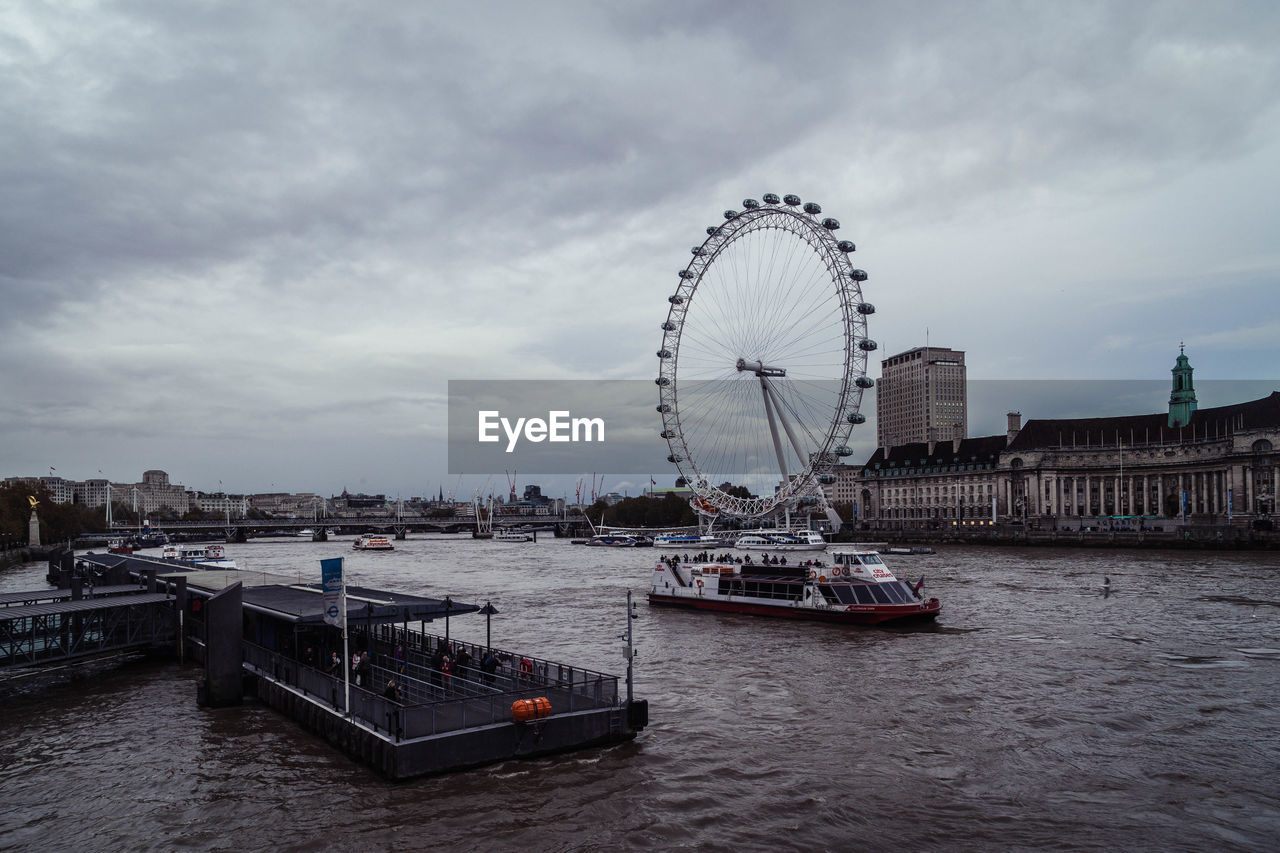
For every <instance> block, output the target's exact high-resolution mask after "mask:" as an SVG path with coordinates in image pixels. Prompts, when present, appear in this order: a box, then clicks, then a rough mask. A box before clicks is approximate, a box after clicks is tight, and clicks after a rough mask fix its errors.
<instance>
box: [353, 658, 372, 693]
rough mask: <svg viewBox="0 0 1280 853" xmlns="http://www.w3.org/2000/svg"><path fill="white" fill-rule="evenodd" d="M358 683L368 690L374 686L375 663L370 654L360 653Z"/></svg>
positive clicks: (357, 669) (357, 673)
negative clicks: (370, 658)
mask: <svg viewBox="0 0 1280 853" xmlns="http://www.w3.org/2000/svg"><path fill="white" fill-rule="evenodd" d="M356 683H357V684H359V685H360V686H361V687H363V688H364V689H365V690H368V689H369V688H370V687H372V686H373V661H371V660H369V653H368V652H361V653H360V663H359V665H358V666H357V667H356Z"/></svg>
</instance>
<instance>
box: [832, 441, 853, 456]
mask: <svg viewBox="0 0 1280 853" xmlns="http://www.w3.org/2000/svg"><path fill="white" fill-rule="evenodd" d="M852 455H853V448H852V447H850V446H849V445H847V444H842V445H840V446H839V447H837V448H836V456H839V457H842V458H843V457H845V456H852Z"/></svg>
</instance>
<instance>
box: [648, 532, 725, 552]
mask: <svg viewBox="0 0 1280 853" xmlns="http://www.w3.org/2000/svg"><path fill="white" fill-rule="evenodd" d="M733 543H734V540H733V538H732V537H729V536H714V535H701V536H700V535H698V534H697V533H659V534H658V535H657V536H655V537H653V547H655V548H678V549H680V550H682V551H703V550H706V549H708V548H732V547H733Z"/></svg>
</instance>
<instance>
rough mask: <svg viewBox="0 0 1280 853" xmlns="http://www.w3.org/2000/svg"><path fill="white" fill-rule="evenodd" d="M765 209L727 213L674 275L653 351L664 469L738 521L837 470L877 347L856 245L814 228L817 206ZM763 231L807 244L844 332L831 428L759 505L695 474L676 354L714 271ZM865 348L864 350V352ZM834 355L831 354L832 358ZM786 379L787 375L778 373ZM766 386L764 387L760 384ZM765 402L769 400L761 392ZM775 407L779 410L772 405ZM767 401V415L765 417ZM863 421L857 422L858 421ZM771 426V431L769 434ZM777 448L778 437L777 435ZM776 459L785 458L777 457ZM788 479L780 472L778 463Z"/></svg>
mask: <svg viewBox="0 0 1280 853" xmlns="http://www.w3.org/2000/svg"><path fill="white" fill-rule="evenodd" d="M765 198H766V204H767V206H760V205H759V203H758V202H756V203H755V206H752V205H751V203H750V202H751V200H747V202H745V203H744V206H745V207H746V208H747V209H745V210H743V211H741V212H738V211H725V219H726V221H725V222H724V223H723V224H722V225H719V226H715V227H711V228H708V229H707V232H708V236H707V238H706V239H705V240H704V241H703V242H702V244H701V245H699V246H695V247H694V248H693V250H692V254H693V258H692V260H690V262H689V263H688V265H686V267H685V268H684V269H682V270H680V271H679V285H678V287H677V290H676V292H675V294H673V295H672V296H671V297H669V299H668V301H669V302H670V304H671V307H670V308H669V309H668V313H667V320H666V322H664V323H663V324H662V329H663V344H662V348H661V349H660V350H659V351H658V356H659V358H660V359H662V362H661V370H660V373H659V377H658V379H657V380H656V382H657V384H658V386H659V405H658V411H659V412H660V413H661V414H662V419H663V431H662V437H663V438H664V439H666V441H667V444H668V447H669V448H670V450H671V455H670V456H669V457H668V461H670V462H672V463H674V464H675V465H676V467H677V469H678V470H679V471H680V474H681V477H682V478H683V479H684V481H685V483H686V484H687V486H688V487H689V488H690V490H691V491H692V492H693V493H694V495H695V497H696V499H697V500H698V501H699V502H703V503H705V504H709V505H711V506H714V507H715V508H716V510H717V511H718V512H719V513H720V514H722V515H730V516H737V517H743V518H753V517H754V518H758V517H762V516H765V515H768V514H769V513H771V512H773V511H775V510H777V509H778V508H779V507H781V506H782V505H784V504H785V503H787V502H788V501H790V500H793V499H794V498H795V497H796V496H797V495H798V494H800V493H801V492H804V491H806V490H810V489H812V488H814V487H816V486H817V485H818V482H819V477H820V476H821V475H822V474H823V473H826V472H829V470H830V468H831V466H832V465H833V464H834V457H835V451H837V450H839V451H846V452H847V451H848V448H847V446H846V444H845V443H846V442H847V441H848V438H849V435H850V434H851V432H852V429H853V426H854V425H855V424H856V423H860V422H862V421H863V420H865V417H863V416H861V414H860V413H859V412H858V409H859V407H860V405H861V399H862V393H863V391H864V389H865V388H866V387H869V386H870V380H868V379H866V378H865V377H866V365H867V358H868V354H869V352H870V351H871V350H872V349H874V348H875V344H874V341H870V339H869V338H867V337H866V313H869V312H868V311H865V310H864V309H865V308H870V310H871V311H874V307H871V306H869V305H868V303H865V302H864V301H863V298H862V291H861V287H860V282H861V281H865V280H866V274H865V273H864V272H862V271H861V270H856V269H854V268H853V265H852V262H851V261H850V260H849V258H848V254H849V253H850V252H851V251H853V248H854V247H853V244H852V243H848V242H847V241H838V240H836V239H835V237H834V234H833V232H834V231H835V229H837V228H839V223H838V222H837V221H836V220H833V219H830V218H828V219H824V220H821V221H819V220H818V218H817V214H818V213H820V212H821V208H820V206H818V205H815V204H808V205H805V207H804V209H803V212H801V211H798V210H793V209H791V208H794V207H798V206H799V203H800V202H799V199H798V197H795V196H787V207H780V206H777V202H776V200H777V197H776V196H773V197H772V198H773V200H772V201H770V200H769V199H770V196H766V197H765ZM767 229H777V230H779V231H785V232H788V233H789V234H790V235H791V236H792V237H794V238H796V239H798V240H799V241H801V242H803V243H805V244H807V245H808V246H809V248H810V249H812V250H813V251H814V252H815V253H816V254H817V255H818V257H819V258H820V259H821V262H822V265H823V266H825V268H826V271H827V281H826V282H825V284H826V286H827V287H832V288H833V293H834V296H835V298H836V299H837V300H838V302H839V308H840V312H839V313H840V318H839V325H840V328H841V330H842V335H841V337H842V341H841V346H842V349H843V352H842V358H841V365H840V368H841V369H840V376H839V383H840V385H839V392H838V395H837V398H836V402H835V404H834V406H832V407H831V408H832V409H833V415H832V417H831V421H830V423H829V424H827V425H826V426H825V428H824V429H822V434H823V438H822V440H821V443H820V446H819V447H818V448H816V452H814V453H811V454H809V458H808V461H807V463H805V462H803V456H802V455H801V454H800V453H799V447H797V448H796V449H797V455H798V456H801V459H802V465H803V470H801V471H800V472H799V473H798V474H795V475H787V476H786V477H785V478H784V480H783V481H782V482H781V483H780V486H779V488H778V490H777V491H776V492H775V493H774V494H773V495H765V496H763V497H751V498H742V497H740V496H737V495H731V494H729V493H727V492H725V491H723V490H721V489H720V487H719V486H716V485H713V484H711V483H710V482H709V479H708V477H707V476H706V475H705V473H704V471H703V470H702V469H701V468H700V467H699V463H698V448H691V447H690V444H689V441H688V436H687V435H686V431H685V429H684V428H683V425H682V421H681V414H680V397H679V384H680V383H679V379H680V377H679V363H680V352H681V347H682V343H683V338H684V334H685V325H686V317H687V315H688V312H689V308H690V306H691V305H692V304H693V302H694V297H695V295H696V294H697V291H698V289H699V287H700V286H702V285H703V282H704V280H705V278H706V276H707V274H708V272H709V271H711V270H712V269H713V268H714V266H715V262H716V261H717V260H718V259H719V258H720V257H721V256H722V255H723V254H724V253H725V252H726V251H727V250H728V249H729V248H730V247H732V246H734V245H735V244H736V243H738V241H740V240H743V239H744V238H746V237H747V236H749V235H752V234H757V233H761V232H763V231H765V230H767ZM868 343H869V346H867V344H868ZM831 351H832V352H834V351H835V350H831ZM743 362H744V359H742V358H741V357H740V358H739V359H738V365H737V369H738V370H739V371H741V370H743V369H744V368H743ZM751 364H753V365H754V366H755V367H756V368H758V369H759V371H761V372H758V373H757V375H760V376H763V375H764V373H763V371H765V370H767V369H768V368H766V367H765V366H764V364H763V362H762V361H756V362H752V363H751ZM783 375H785V372H784V373H783ZM764 381H765V380H764V379H762V380H761V382H762V384H763V383H764ZM765 396H766V398H767V397H768V392H767V391H766V392H765ZM775 405H776V404H775ZM768 406H769V404H768V402H767V400H766V402H765V407H766V409H768ZM858 418H861V420H857V419H858ZM772 428H773V427H772V423H771V429H772ZM774 442H775V445H776V443H777V435H776V430H775V435H774ZM778 452H779V456H782V451H781V450H780V449H779V451H778ZM779 462H780V466H779V467H781V468H782V469H783V471H784V472H785V470H786V469H785V464H783V463H782V462H781V460H779Z"/></svg>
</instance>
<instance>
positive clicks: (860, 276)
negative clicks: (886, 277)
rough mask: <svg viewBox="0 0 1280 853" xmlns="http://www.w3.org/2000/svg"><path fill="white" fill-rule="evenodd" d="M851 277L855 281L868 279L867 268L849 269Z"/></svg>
mask: <svg viewBox="0 0 1280 853" xmlns="http://www.w3.org/2000/svg"><path fill="white" fill-rule="evenodd" d="M849 278H851V279H853V280H854V281H866V280H867V271H866V270H849Z"/></svg>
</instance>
